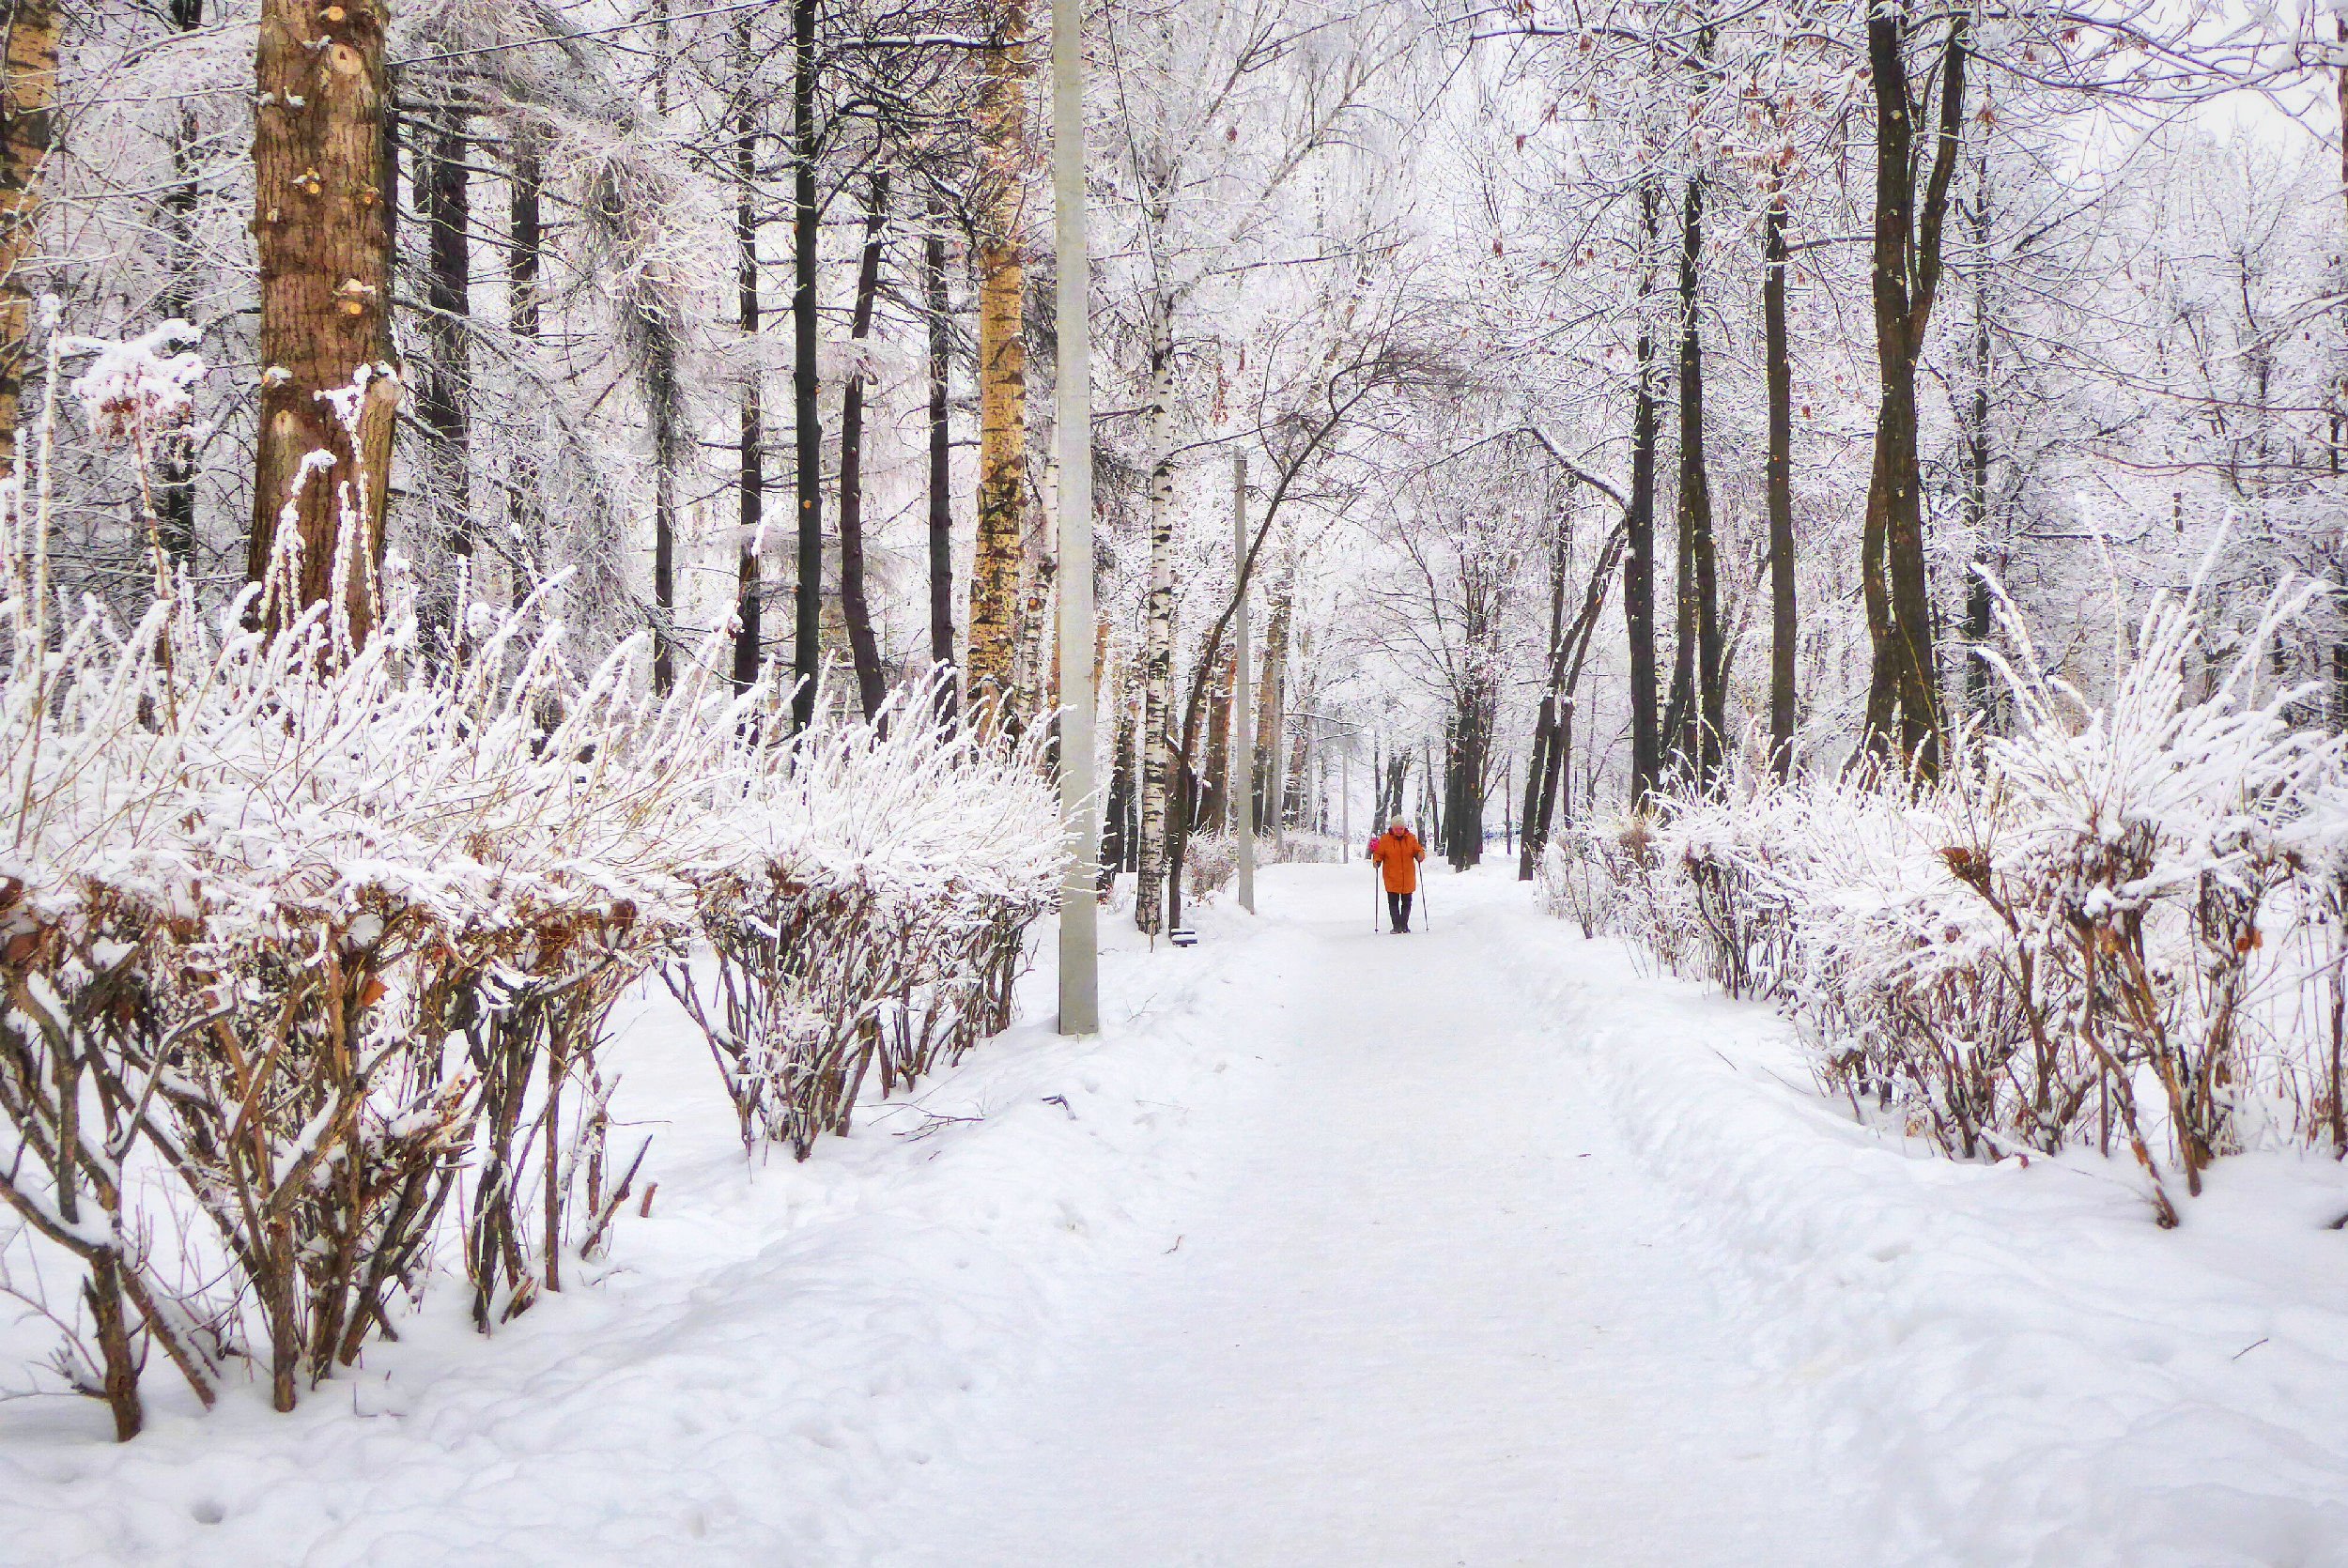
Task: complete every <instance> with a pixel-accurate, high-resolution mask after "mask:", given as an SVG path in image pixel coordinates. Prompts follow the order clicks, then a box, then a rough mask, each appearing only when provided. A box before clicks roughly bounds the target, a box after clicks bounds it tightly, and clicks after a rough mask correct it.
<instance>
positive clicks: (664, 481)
mask: <svg viewBox="0 0 2348 1568" xmlns="http://www.w3.org/2000/svg"><path fill="white" fill-rule="evenodd" d="M669 3H670V0H654V8H653V14H654V18H655V22H656V26H655V29H654V34H653V52H654V57H655V58H656V59H657V61H658V62H659V69H658V71H657V74H656V75H655V77H654V79H653V107H654V111H655V113H656V115H666V114H667V113H668V112H669V72H668V60H669ZM641 325H642V326H643V327H644V328H645V329H646V332H647V338H648V341H647V344H646V347H645V356H644V371H643V376H644V404H645V413H646V416H647V418H648V421H649V423H650V424H651V427H652V431H651V433H652V602H653V622H654V625H653V650H652V689H653V690H654V691H656V692H662V693H665V692H667V691H668V690H669V688H670V687H671V686H672V685H673V684H675V683H676V469H677V458H678V456H679V441H678V439H677V434H678V424H679V416H680V415H681V414H682V412H683V410H682V409H680V408H679V407H677V392H678V388H677V374H676V331H675V329H674V326H673V324H672V323H671V322H670V321H668V320H667V319H666V318H665V317H660V316H657V315H652V314H650V313H647V315H645V317H644V318H643V320H642V322H641Z"/></svg>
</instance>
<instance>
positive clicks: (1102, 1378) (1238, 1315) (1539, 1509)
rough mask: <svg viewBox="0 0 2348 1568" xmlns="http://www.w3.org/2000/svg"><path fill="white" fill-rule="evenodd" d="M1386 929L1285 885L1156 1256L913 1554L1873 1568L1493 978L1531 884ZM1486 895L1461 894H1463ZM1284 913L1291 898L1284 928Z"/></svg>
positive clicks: (995, 1437) (1011, 1402) (1556, 1065)
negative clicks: (1254, 1059) (1230, 1093)
mask: <svg viewBox="0 0 2348 1568" xmlns="http://www.w3.org/2000/svg"><path fill="white" fill-rule="evenodd" d="M1432 892H1433V896H1434V897H1435V899H1437V900H1438V901H1439V904H1440V905H1441V906H1442V907H1439V908H1438V909H1437V910H1436V911H1435V921H1434V925H1433V929H1432V930H1431V931H1422V932H1414V933H1413V934H1411V935H1409V936H1407V937H1394V936H1390V935H1383V934H1379V935H1373V934H1372V933H1371V932H1370V930H1369V929H1368V905H1369V899H1368V888H1367V882H1366V880H1365V879H1364V877H1363V876H1362V874H1361V873H1360V872H1359V871H1358V870H1357V869H1346V868H1330V869H1306V868H1295V869H1283V870H1282V871H1281V872H1279V873H1277V874H1276V875H1275V876H1274V877H1273V878H1271V879H1269V885H1268V886H1267V889H1266V897H1265V898H1264V899H1262V900H1261V902H1262V903H1263V905H1264V908H1265V909H1266V911H1267V914H1268V915H1270V916H1271V920H1272V929H1270V930H1265V931H1263V932H1262V933H1261V934H1260V935H1258V936H1256V937H1255V938H1254V939H1253V940H1252V941H1248V942H1245V943H1244V945H1242V946H1241V949H1240V950H1239V951H1238V952H1235V953H1233V954H1231V955H1229V957H1228V960H1227V961H1223V962H1220V963H1218V964H1217V966H1216V967H1217V973H1216V974H1215V975H1214V977H1213V981H1212V983H1211V984H1210V985H1209V986H1208V987H1207V988H1206V991H1205V993H1204V994H1203V995H1201V996H1200V997H1199V998H1197V1002H1196V1003H1195V1004H1194V1006H1195V1007H1196V1008H1197V1012H1198V1013H1199V1014H1200V1015H1201V1016H1202V1019H1203V1020H1205V1021H1211V1022H1212V1023H1213V1025H1214V1026H1216V1027H1217V1028H1219V1029H1221V1030H1223V1031H1225V1032H1226V1033H1227V1035H1228V1043H1229V1044H1230V1045H1231V1046H1232V1047H1233V1048H1234V1049H1237V1050H1242V1051H1245V1052H1247V1053H1252V1054H1255V1055H1259V1056H1260V1057H1262V1058H1263V1059H1264V1061H1265V1063H1266V1065H1267V1067H1268V1069H1269V1070H1268V1071H1266V1072H1265V1073H1264V1074H1262V1075H1261V1076H1260V1078H1259V1082H1258V1083H1257V1084H1255V1085H1254V1086H1253V1088H1252V1091H1251V1092H1250V1093H1248V1094H1247V1095H1245V1096H1243V1097H1234V1098H1233V1099H1226V1100H1225V1101H1223V1102H1221V1103H1220V1104H1219V1106H1218V1108H1217V1110H1216V1111H1215V1113H1214V1114H1213V1115H1209V1116H1203V1117H1199V1118H1196V1119H1194V1120H1193V1122H1192V1123H1191V1125H1189V1126H1187V1127H1186V1128H1185V1129H1184V1130H1182V1133H1181V1134H1180V1136H1181V1138H1182V1144H1183V1148H1182V1154H1183V1157H1184V1161H1185V1162H1186V1163H1188V1164H1189V1165H1190V1166H1191V1168H1192V1169H1193V1170H1194V1171H1196V1172H1197V1181H1196V1183H1195V1185H1194V1187H1193V1189H1192V1190H1191V1191H1189V1192H1188V1193H1187V1194H1186V1197H1185V1199H1184V1201H1182V1203H1180V1204H1179V1205H1178V1206H1176V1207H1175V1208H1173V1209H1172V1210H1171V1211H1170V1212H1169V1213H1168V1215H1167V1216H1166V1219H1165V1220H1164V1221H1163V1222H1162V1224H1165V1225H1169V1226H1170V1227H1171V1228H1172V1230H1173V1234H1172V1236H1171V1237H1168V1242H1167V1246H1166V1249H1164V1250H1160V1251H1158V1252H1156V1253H1153V1254H1151V1255H1147V1256H1146V1260H1145V1261H1139V1262H1136V1263H1135V1265H1134V1266H1132V1267H1130V1268H1123V1269H1119V1270H1115V1271H1112V1272H1111V1273H1110V1274H1108V1275H1107V1276H1106V1277H1104V1278H1102V1279H1099V1280H1096V1281H1094V1282H1092V1283H1091V1288H1090V1289H1089V1290H1088V1291H1087V1292H1085V1293H1084V1295H1083V1297H1082V1298H1081V1299H1080V1300H1079V1302H1078V1303H1077V1304H1076V1305H1074V1307H1073V1308H1072V1310H1071V1312H1070V1314H1069V1320H1068V1321H1067V1322H1066V1323H1065V1324H1064V1325H1063V1328H1064V1334H1063V1336H1062V1337H1061V1338H1060V1339H1059V1341H1058V1344H1057V1345H1056V1346H1055V1347H1054V1350H1053V1353H1052V1354H1051V1356H1050V1359H1049V1361H1048V1364H1047V1370H1046V1371H1045V1372H1044V1373H1043V1376H1041V1377H1040V1378H1038V1379H1036V1380H1035V1381H1033V1382H1031V1383H1023V1384H1021V1385H1018V1386H1014V1387H1006V1388H1005V1389H1003V1390H1002V1391H999V1393H998V1394H997V1395H996V1397H995V1398H993V1399H991V1400H988V1401H985V1402H982V1403H981V1405H980V1407H979V1408H978V1409H976V1410H975V1411H974V1413H973V1416H972V1418H971V1422H972V1430H971V1432H970V1434H969V1440H968V1441H966V1442H965V1443H964V1444H960V1445H958V1447H960V1448H961V1449H962V1450H963V1451H964V1452H965V1453H973V1454H975V1455H977V1456H978V1457H977V1458H975V1459H974V1460H973V1461H972V1462H969V1463H967V1464H963V1465H953V1464H945V1465H937V1466H933V1467H931V1470H932V1473H931V1474H930V1476H929V1477H928V1478H927V1480H926V1482H925V1483H924V1484H923V1486H921V1487H920V1488H918V1489H917V1491H916V1493H915V1495H914V1496H913V1497H912V1498H909V1499H907V1501H908V1503H909V1506H907V1507H904V1508H903V1509H901V1510H896V1511H893V1512H895V1513H896V1514H897V1516H898V1517H899V1518H900V1519H902V1520H904V1521H907V1523H906V1526H905V1529H906V1530H907V1532H908V1534H909V1535H912V1536H918V1539H910V1540H907V1541H905V1542H904V1544H903V1545H902V1547H901V1548H900V1549H899V1550H897V1551H896V1552H894V1553H892V1554H890V1555H889V1556H888V1559H887V1560H889V1561H892V1562H903V1563H906V1564H915V1563H919V1564H948V1563H953V1564H979V1563H986V1564H1014V1563H1018V1564H1038V1565H1041V1564H1070V1565H1075V1564H1096V1563H1132V1564H1163V1565H1168V1568H1171V1565H1176V1564H1184V1565H1187V1564H1200V1565H1216V1568H1240V1565H1249V1564H1261V1565H1265V1568H1272V1565H1279V1568H1307V1565H1312V1564H1327V1565H1330V1568H1338V1565H1367V1564H1395V1565H1398V1568H1400V1565H1412V1568H1416V1565H1421V1564H1453V1563H1460V1564H1471V1565H1475V1568H1487V1565H1490V1568H1498V1565H1503V1564H1518V1563H1522V1564H1561V1563H1568V1562H1576V1563H1584V1562H1586V1563H1646V1562H1654V1563H1710V1562H1722V1563H1724V1562H1732V1561H1733V1562H1761V1563H1771V1564H1794V1563H1805V1562H1851V1561H1858V1560H1865V1559H1866V1557H1867V1556H1868V1554H1867V1553H1866V1552H1864V1551H1862V1550H1858V1549H1856V1548H1855V1543H1854V1541H1853V1539H1852V1538H1851V1536H1850V1535H1849V1534H1848V1533H1847V1531H1846V1527H1844V1526H1843V1524H1842V1523H1841V1521H1840V1516H1839V1511H1838V1510H1837V1508H1836V1507H1835V1506H1834V1504H1833V1502H1832V1501H1831V1499H1825V1498H1822V1496H1821V1493H1820V1491H1819V1488H1818V1483H1817V1477H1816V1476H1815V1473H1814V1472H1813V1470H1812V1469H1811V1468H1810V1466H1809V1464H1808V1454H1809V1453H1810V1445H1808V1444H1807V1443H1805V1442H1804V1441H1803V1439H1802V1437H1801V1435H1800V1431H1799V1429H1798V1427H1797V1425H1796V1424H1795V1422H1794V1419H1793V1417H1792V1415H1791V1413H1790V1411H1789V1410H1788V1408H1787V1406H1788V1403H1789V1401H1788V1399H1787V1398H1786V1391H1784V1389H1782V1388H1780V1387H1775V1386H1772V1385H1771V1384H1770V1383H1769V1381H1767V1380H1764V1379H1763V1378H1761V1377H1760V1376H1758V1375H1757V1374H1756V1372H1755V1370H1754V1369H1753V1366H1752V1364H1751V1362H1750V1360H1749V1358H1747V1357H1745V1356H1743V1355H1741V1354H1740V1349H1739V1345H1738V1343H1737V1341H1736V1339H1735V1337H1734V1335H1733V1333H1732V1332H1731V1331H1730V1330H1728V1329H1727V1327H1726V1326H1725V1325H1724V1322H1723V1319H1722V1314H1721V1313H1720V1311H1719V1310H1718V1307H1717V1305H1716V1304H1715V1303H1714V1302H1713V1301H1712V1300H1711V1299H1709V1297H1708V1295H1707V1290H1706V1288H1705V1286H1704V1285H1703V1284H1702V1283H1701V1282H1700V1281H1699V1279H1698V1278H1697V1276H1696V1274H1695V1272H1694V1270H1693V1269H1692V1268H1691V1265H1690V1263H1689V1262H1688V1260H1687V1258H1686V1256H1685V1255H1684V1254H1683V1253H1681V1252H1680V1250H1679V1249H1678V1248H1676V1246H1675V1233H1676V1223H1675V1221H1674V1219H1673V1217H1672V1215H1671V1213H1670V1211H1669V1208H1668V1206H1667V1204H1666V1203H1665V1201H1664V1200H1663V1198H1662V1197H1661V1194H1659V1193H1658V1192H1656V1191H1654V1190H1653V1189H1652V1187H1651V1185H1650V1184H1649V1182H1648V1180H1647V1179H1646V1178H1645V1176H1643V1175H1642V1174H1641V1173H1640V1170H1639V1168H1638V1167H1637V1166H1636V1165H1635V1164H1634V1163H1633V1162H1632V1161H1631V1160H1630V1158H1629V1156H1628V1155H1627V1153H1626V1152H1625V1150H1624V1149H1623V1148H1622V1147H1621V1145H1619V1143H1618V1142H1617V1141H1616V1139H1615V1137H1614V1134H1613V1133H1612V1131H1611V1130H1610V1128H1609V1126H1608V1124H1607V1122H1606V1118H1605V1115H1604V1113H1603V1112H1602V1110H1601V1109H1599V1106H1598V1105H1597V1104H1596V1103H1595V1096H1594V1094H1593V1092H1592V1086H1591V1084H1589V1082H1588V1081H1587V1074H1586V1071H1585V1069H1583V1068H1581V1067H1580V1066H1578V1065H1577V1053H1573V1052H1570V1051H1567V1050H1561V1049H1559V1041H1558V1040H1557V1039H1556V1038H1555V1036H1556V1025H1555V1024H1553V1023H1552V1022H1550V1021H1547V1020H1545V1019H1544V1018H1543V1017H1542V1016H1541V1015H1540V1014H1539V1012H1537V1010H1535V1009H1533V1008H1532V1007H1529V1006H1528V1004H1527V1001H1526V999H1525V998H1523V997H1522V996H1520V995H1517V994H1514V993H1513V992H1511V990H1510V988H1509V985H1508V983H1507V981H1506V979H1505V978H1504V977H1503V976H1502V974H1501V973H1500V972H1499V971H1498V970H1497V969H1496V967H1495V965H1494V964H1493V963H1492V962H1491V961H1490V953H1489V950H1488V949H1489V945H1490V943H1491V939H1492V937H1493V935H1494V932H1493V930H1492V925H1493V923H1494V922H1495V921H1505V920H1508V919H1516V920H1522V919H1524V918H1526V917H1527V915H1526V913H1525V912H1524V911H1523V909H1522V902H1523V899H1522V890H1521V889H1520V888H1517V887H1516V886H1514V885H1513V884H1509V883H1506V882H1505V881H1500V880H1498V879H1490V880H1488V879H1485V878H1481V877H1478V878H1469V879H1460V880H1454V879H1452V878H1450V877H1447V876H1446V877H1444V878H1442V879H1441V880H1440V881H1439V882H1437V883H1436V884H1434V886H1433V889H1432ZM1463 900H1464V902H1463ZM1275 911H1276V914H1274V912H1275Z"/></svg>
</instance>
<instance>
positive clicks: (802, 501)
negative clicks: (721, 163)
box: [791, 0, 824, 730]
mask: <svg viewBox="0 0 2348 1568" xmlns="http://www.w3.org/2000/svg"><path fill="white" fill-rule="evenodd" d="M816 4H817V0H792V5H791V51H792V73H791V257H792V277H791V394H792V401H791V433H792V437H793V451H794V455H795V458H796V470H797V471H796V474H795V476H794V477H795V480H796V490H797V500H798V507H797V510H796V517H795V526H796V534H797V538H798V582H797V583H796V587H795V591H794V593H793V607H794V608H795V610H796V615H795V616H794V618H793V622H792V633H791V679H792V683H793V684H792V692H791V727H792V728H793V729H794V730H805V729H806V728H807V727H808V726H809V725H811V724H812V723H814V722H815V683H816V680H817V678H818V677H819V676H821V674H822V673H823V634H824V620H823V610H824V423H823V414H822V409H821V407H820V406H819V405H818V403H817V393H818V392H819V391H820V389H821V387H822V379H821V377H820V374H819V371H818V366H817V362H816V345H817V341H818V340H817V335H816V326H817V323H816V320H815V276H816V269H817V266H818V264H819V261H820V255H821V253H820V250H819V243H820V241H821V238H822V234H821V231H820V224H821V223H822V222H823V216H824V214H823V208H822V205H821V203H820V202H819V200H818V199H817V196H816V191H815V156H816V152H817V148H816V145H815V11H816Z"/></svg>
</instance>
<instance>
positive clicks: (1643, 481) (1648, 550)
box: [1623, 178, 1662, 808]
mask: <svg viewBox="0 0 2348 1568" xmlns="http://www.w3.org/2000/svg"><path fill="white" fill-rule="evenodd" d="M1661 203H1662V192H1661V191H1660V190H1659V189H1658V188H1657V186H1656V184H1655V182H1654V180H1653V179H1652V178H1648V179H1643V180H1641V181H1640V182H1639V222H1640V226H1641V228H1642V229H1643V230H1644V232H1645V246H1644V249H1643V251H1642V260H1641V263H1640V271H1639V300H1638V312H1639V337H1638V370H1637V375H1638V386H1637V388H1636V391H1635V392H1634V394H1633V398H1634V400H1633V403H1632V407H1631V417H1630V505H1629V506H1627V507H1625V508H1624V509H1623V525H1624V540H1625V553H1624V556H1623V630H1624V632H1625V633H1626V635H1627V637H1628V639H1629V642H1630V804H1631V806H1632V807H1633V808H1636V807H1642V806H1644V805H1645V803H1646V800H1647V797H1648V796H1649V795H1651V794H1652V793H1654V792H1655V785H1656V779H1657V776H1658V774H1659V773H1660V772H1661V767H1662V752H1661V732H1660V728H1659V726H1658V724H1657V722H1656V718H1657V715H1656V712H1655V704H1656V698H1657V695H1658V694H1657V692H1656V689H1655V446H1656V438H1657V426H1658V424H1659V421H1658V420H1657V418H1656V408H1655V328H1654V325H1653V323H1652V322H1650V321H1649V320H1648V318H1647V300H1648V298H1649V296H1651V295H1652V294H1653V293H1654V291H1655V262H1654V253H1655V247H1656V243H1657V239H1658V232H1657V231H1658V227H1659V222H1660V214H1659V211H1658V209H1659V208H1660V207H1661Z"/></svg>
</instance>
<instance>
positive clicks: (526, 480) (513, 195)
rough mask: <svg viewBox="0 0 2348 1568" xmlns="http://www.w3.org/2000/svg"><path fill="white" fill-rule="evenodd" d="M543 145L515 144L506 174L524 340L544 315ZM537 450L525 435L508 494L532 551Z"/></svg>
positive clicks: (511, 283) (513, 292) (509, 304)
mask: <svg viewBox="0 0 2348 1568" xmlns="http://www.w3.org/2000/svg"><path fill="white" fill-rule="evenodd" d="M540 178H541V175H540V169H539V162H538V149H537V148H536V146H533V145H532V144H531V143H529V142H528V141H526V140H517V142H516V143H515V145H514V150H513V163H512V166H511V167H510V168H509V169H508V171H507V174H506V182H507V204H506V205H507V223H508V227H509V229H510V231H511V232H510V233H509V235H508V237H507V244H508V249H507V252H506V260H505V311H506V326H507V327H508V328H509V329H510V330H511V331H513V334H514V336H515V337H516V338H517V339H518V340H519V341H521V342H523V343H529V342H532V341H534V340H535V339H536V338H537V336H538V328H539V321H540V308H539V293H538V252H539V246H540V244H541V242H542V240H543V238H544V232H545V223H544V222H543V220H542V217H541V214H540V207H539V203H540V197H539V181H540ZM538 487H539V469H538V458H537V453H536V452H535V451H534V450H533V447H532V446H531V445H530V443H529V442H527V441H524V442H523V443H521V444H520V445H519V446H518V447H517V450H516V452H515V455H514V472H513V484H512V488H511V490H510V492H509V493H508V496H507V515H508V517H509V518H510V519H511V522H512V527H513V536H514V538H515V539H517V541H519V542H521V544H522V545H523V547H524V549H525V550H526V551H527V552H533V553H534V551H535V550H536V548H537V547H538V545H539V543H540V538H539V536H540V533H541V531H542V530H543V528H544V525H545V522H546V509H545V506H544V505H543V503H542V502H541V500H540V498H539V494H538Z"/></svg>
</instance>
